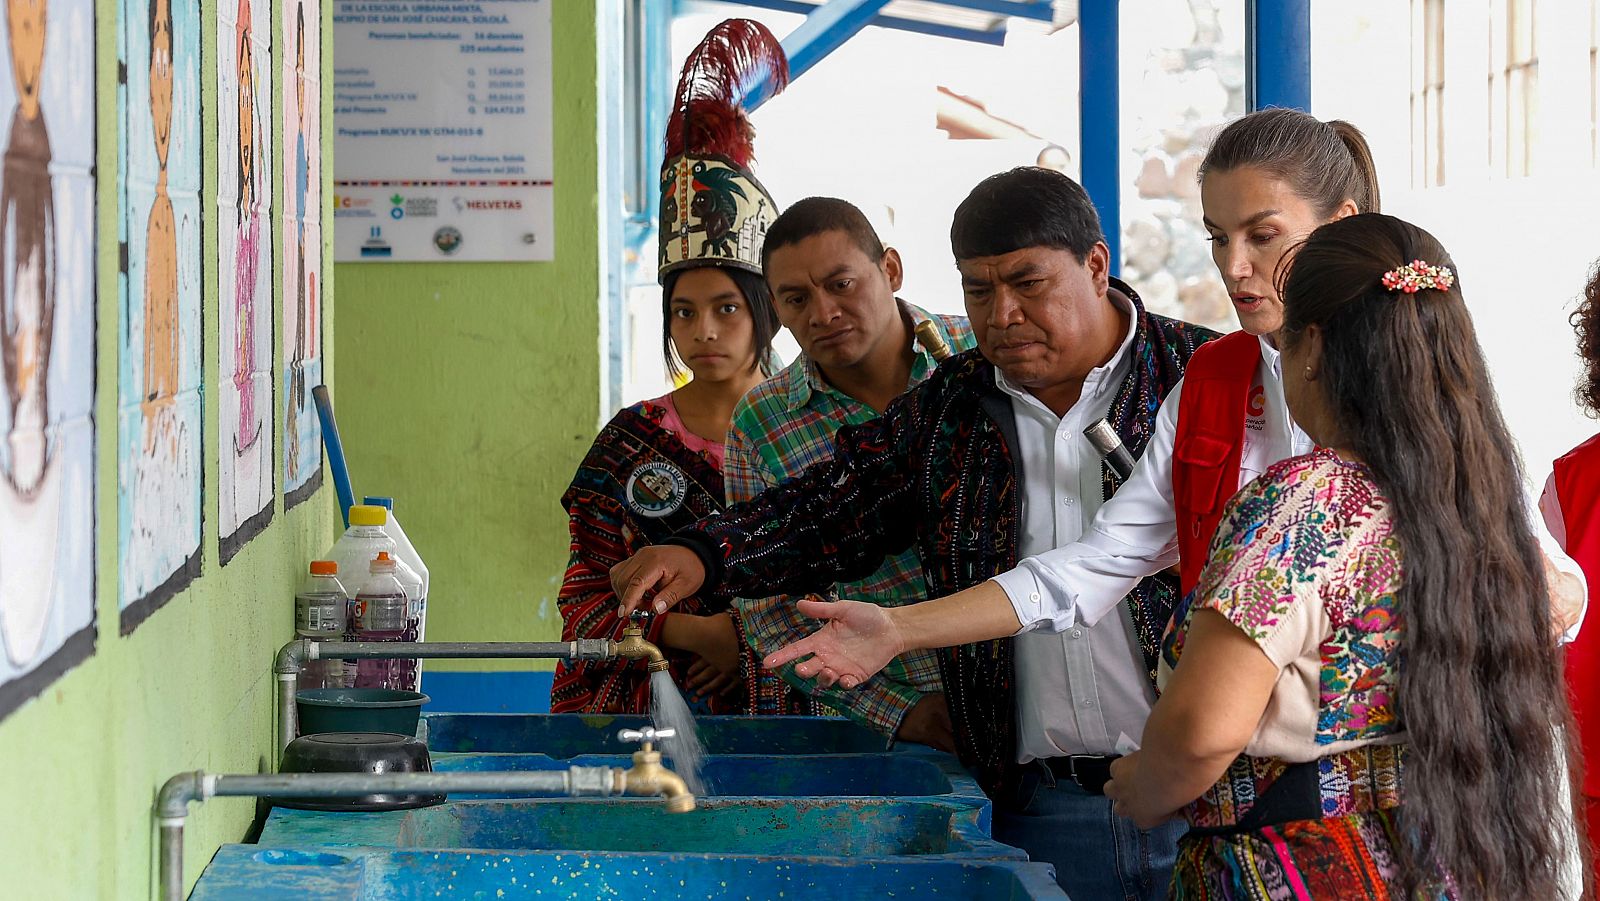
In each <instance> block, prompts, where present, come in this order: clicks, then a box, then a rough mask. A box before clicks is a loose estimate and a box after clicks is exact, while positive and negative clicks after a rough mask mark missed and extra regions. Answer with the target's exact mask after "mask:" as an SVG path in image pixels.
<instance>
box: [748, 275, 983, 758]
mask: <svg viewBox="0 0 1600 901" xmlns="http://www.w3.org/2000/svg"><path fill="white" fill-rule="evenodd" d="M900 307H901V311H902V312H903V313H904V314H905V316H906V317H908V318H909V319H910V321H911V323H912V325H915V324H916V323H918V322H921V321H922V320H924V319H932V320H934V321H935V322H937V323H938V324H939V330H940V332H942V333H943V335H944V339H945V342H946V343H947V344H949V345H950V350H951V352H952V353H960V352H962V351H964V350H967V349H969V348H971V347H972V346H973V336H972V327H971V326H970V325H969V324H968V323H967V320H966V318H965V317H962V316H942V315H941V316H930V315H929V314H927V313H925V312H923V311H922V310H920V309H918V308H916V307H914V306H912V305H911V304H908V303H906V302H905V301H900ZM913 346H914V347H915V348H916V354H917V355H916V359H915V360H913V361H912V364H911V386H913V387H914V386H916V385H918V384H920V383H921V382H922V380H923V379H925V378H927V377H928V375H930V374H931V373H932V372H933V370H934V368H935V363H934V361H933V358H932V357H931V356H929V355H928V353H927V351H924V350H923V349H922V347H921V346H920V345H915V344H913ZM876 418H878V414H877V412H875V411H874V410H873V409H872V408H871V407H869V406H867V405H866V404H864V403H862V402H860V401H858V400H856V399H855V398H853V397H850V396H848V395H846V394H844V393H842V392H840V391H838V390H837V389H835V388H834V387H832V386H831V385H829V384H828V383H827V382H826V381H824V380H823V378H822V374H821V373H820V372H819V371H818V370H817V367H816V364H815V363H812V362H811V359H810V358H809V357H806V356H804V355H801V357H800V358H799V359H797V360H795V361H794V362H793V363H791V364H789V366H788V367H787V368H785V369H784V370H783V371H782V372H780V373H778V374H777V375H775V376H773V377H772V378H770V379H768V380H766V381H765V382H762V383H761V384H760V385H758V386H756V388H755V389H754V390H752V391H751V392H750V393H749V394H746V395H745V396H744V399H743V400H741V401H740V402H739V405H738V406H737V407H735V408H734V411H733V427H732V428H731V429H730V430H729V432H728V444H727V456H726V460H725V462H724V464H723V474H722V475H723V484H724V487H725V490H726V492H727V496H728V504H729V505H730V506H731V505H733V504H736V503H739V502H741V501H747V500H750V499H751V498H754V497H755V496H756V495H758V494H760V493H761V492H762V491H764V490H766V489H767V488H770V487H772V486H774V485H777V484H778V483H779V482H782V481H785V480H787V479H791V478H794V477H795V476H798V475H800V474H801V473H802V472H804V471H805V470H806V469H807V468H809V467H811V466H813V465H815V464H818V463H825V462H827V461H828V460H831V459H833V436H834V433H835V432H837V431H838V430H839V428H840V427H841V426H846V425H859V424H860V423H863V422H870V421H872V420H874V419H876ZM834 594H835V595H836V596H837V597H841V598H847V599H849V600H854V601H870V602H872V603H874V604H880V605H882V606H885V607H899V606H901V605H903V604H912V603H916V602H917V601H921V600H924V599H926V597H927V586H926V584H925V583H924V582H923V579H922V566H921V565H920V564H919V563H918V562H917V554H916V550H915V549H914V548H910V549H907V550H906V551H905V552H904V553H902V554H899V555H898V556H895V557H890V558H888V559H885V560H884V561H883V565H882V566H880V567H878V570H877V572H874V573H873V574H872V575H871V576H869V577H867V578H866V579H863V580H861V581H859V582H851V583H848V584H843V583H841V584H839V585H836V586H834ZM796 600H797V598H795V597H792V596H789V595H776V596H774V597H767V598H755V599H746V598H740V599H738V600H737V601H735V604H736V605H737V606H738V609H739V614H740V616H741V618H742V619H743V621H744V635H745V640H746V641H747V642H748V643H749V644H750V647H751V648H752V649H753V650H754V651H755V652H756V654H757V655H760V656H766V655H767V654H770V653H772V652H773V651H776V650H777V649H778V648H780V647H783V646H784V645H786V644H788V643H790V642H792V641H796V640H798V639H800V638H803V637H805V636H806V635H809V634H811V632H813V631H814V630H815V629H816V628H817V623H816V621H815V620H811V619H807V618H806V617H804V616H802V615H800V613H799V612H797V611H796V610H795V601H796ZM783 677H784V678H785V679H787V680H788V681H789V682H790V684H793V685H795V686H797V687H799V688H801V689H802V690H804V691H806V692H808V693H810V694H811V695H812V696H813V697H816V698H818V699H820V700H822V701H824V702H826V703H827V704H828V705H829V706H831V707H834V708H835V709H837V710H838V711H839V712H841V713H843V714H845V715H846V716H849V717H850V718H851V719H853V720H855V721H857V722H859V723H862V724H864V725H866V726H868V727H870V728H872V729H875V730H877V731H878V732H881V733H883V734H884V735H888V736H893V735H894V734H895V733H896V732H897V731H898V730H899V728H900V721H901V719H902V718H904V717H905V715H906V712H907V711H909V710H910V709H911V708H912V707H913V706H914V705H915V704H916V703H917V701H919V700H921V698H922V696H923V695H924V694H926V693H930V692H939V691H943V690H944V689H943V685H942V683H941V682H940V679H939V662H938V658H937V656H936V655H935V654H934V653H933V652H931V651H913V652H911V653H909V654H905V655H902V656H900V657H897V658H895V660H893V661H892V662H890V664H889V665H888V666H887V667H885V668H884V670H883V672H881V673H879V674H878V675H876V676H873V677H872V678H871V679H870V680H868V681H867V683H866V684H865V685H862V686H859V687H857V688H853V689H848V690H846V689H838V688H833V689H822V688H818V687H817V686H816V684H815V683H814V682H812V681H811V680H810V679H804V678H801V677H799V676H797V675H795V673H794V667H793V666H786V667H784V668H783Z"/></svg>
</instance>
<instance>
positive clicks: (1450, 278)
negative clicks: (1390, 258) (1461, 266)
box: [1383, 260, 1456, 294]
mask: <svg viewBox="0 0 1600 901" xmlns="http://www.w3.org/2000/svg"><path fill="white" fill-rule="evenodd" d="M1455 283H1456V274H1455V273H1454V272H1451V271H1450V268H1449V267H1448V266H1429V265H1428V264H1427V263H1424V262H1423V261H1421V260H1412V261H1411V262H1409V263H1407V264H1406V265H1404V266H1401V267H1400V268H1399V269H1391V270H1389V271H1388V272H1385V273H1384V274H1383V286H1384V287H1385V288H1387V289H1389V290H1390V291H1400V292H1402V293H1404V294H1415V293H1417V292H1418V291H1421V290H1422V289H1424V288H1432V289H1435V290H1439V291H1448V290H1450V286H1451V285H1454V284H1455Z"/></svg>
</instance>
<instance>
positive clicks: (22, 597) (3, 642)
mask: <svg viewBox="0 0 1600 901" xmlns="http://www.w3.org/2000/svg"><path fill="white" fill-rule="evenodd" d="M0 28H3V29H4V41H5V44H4V46H5V50H6V55H7V59H6V65H4V66H3V67H0V147H4V148H5V149H4V151H3V155H4V165H3V168H0V360H3V372H4V381H5V396H4V398H3V399H0V432H3V434H4V441H0V716H3V715H5V714H6V713H9V712H10V711H11V710H12V709H13V708H15V707H16V706H17V705H18V704H20V703H21V702H23V701H25V700H27V699H28V698H30V697H33V696H34V695H36V694H38V693H39V692H40V691H41V690H42V689H43V688H44V687H45V686H46V685H48V684H49V683H50V682H51V681H53V680H54V679H55V678H56V677H57V676H59V675H60V674H61V673H62V672H65V671H66V670H67V668H69V667H71V666H72V665H73V664H75V663H78V662H79V661H81V660H83V659H84V658H85V657H87V656H89V654H91V653H92V652H93V650H94V634H95V633H94V595H95V590H94V570H95V546H94V540H95V539H94V528H95V484H94V473H95V466H94V447H95V423H94V376H95V295H94V291H95V283H94V259H95V246H94V232H95V209H94V203H95V194H94V152H95V151H94V142H95V124H94V111H95V84H94V4H93V2H92V0H5V17H4V22H3V23H0Z"/></svg>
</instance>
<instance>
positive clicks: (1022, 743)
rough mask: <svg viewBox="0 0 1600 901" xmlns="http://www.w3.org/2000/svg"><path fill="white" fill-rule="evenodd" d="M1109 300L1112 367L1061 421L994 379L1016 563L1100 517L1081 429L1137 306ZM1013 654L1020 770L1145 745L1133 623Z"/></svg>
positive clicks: (1094, 464)
mask: <svg viewBox="0 0 1600 901" xmlns="http://www.w3.org/2000/svg"><path fill="white" fill-rule="evenodd" d="M1108 297H1109V298H1110V300H1111V302H1112V303H1115V304H1117V305H1118V306H1119V307H1120V308H1122V309H1123V310H1124V311H1125V312H1127V313H1128V314H1129V322H1128V331H1127V333H1126V334H1125V335H1124V336H1123V340H1122V343H1121V345H1120V346H1118V348H1117V351H1116V353H1115V354H1114V355H1113V356H1112V357H1111V359H1110V361H1108V362H1107V363H1105V364H1104V365H1103V366H1100V367H1099V368H1097V369H1095V370H1094V371H1093V372H1091V373H1089V375H1088V377H1087V378H1085V379H1084V383H1083V391H1082V393H1081V394H1080V395H1079V397H1078V401H1077V403H1075V404H1073V405H1072V408H1071V409H1069V410H1068V411H1067V413H1066V415H1065V416H1056V415H1055V414H1054V413H1052V412H1051V411H1050V409H1049V408H1048V407H1046V406H1045V405H1044V404H1043V403H1040V401H1039V400H1038V398H1036V397H1034V396H1033V395H1032V394H1030V393H1028V392H1027V391H1026V390H1025V389H1022V388H1019V387H1017V386H1015V385H1013V384H1012V383H1011V382H1009V381H1008V380H1007V379H1006V378H1005V376H1004V375H1003V374H1001V373H1000V372H999V370H996V371H995V384H996V385H997V386H998V387H999V388H1000V390H1001V391H1004V392H1005V393H1006V394H1007V395H1008V396H1009V397H1010V398H1011V409H1012V411H1013V412H1014V413H1015V414H1016V422H1017V455H1018V458H1019V460H1020V463H1021V468H1022V484H1021V486H1020V489H1021V496H1022V522H1021V523H1020V530H1019V533H1018V544H1017V550H1018V554H1019V555H1022V556H1028V555H1034V554H1041V553H1044V552H1045V551H1048V550H1050V549H1052V548H1055V547H1059V546H1061V545H1063V544H1067V543H1069V542H1072V541H1074V540H1076V539H1077V538H1078V537H1079V536H1080V535H1082V534H1083V531H1084V529H1086V528H1088V527H1089V525H1090V523H1092V522H1093V521H1094V515H1095V512H1096V511H1097V510H1099V509H1100V505H1101V494H1102V492H1103V487H1102V482H1101V466H1100V455H1099V453H1097V452H1096V451H1095V449H1094V446H1093V445H1092V444H1090V443H1089V439H1087V438H1085V437H1084V435H1083V430H1084V429H1085V428H1087V427H1089V426H1090V425H1092V424H1093V423H1095V422H1096V421H1098V420H1099V419H1101V418H1103V417H1104V416H1105V415H1106V413H1107V411H1108V410H1109V409H1110V407H1111V402H1112V400H1113V399H1114V398H1115V397H1116V394H1117V391H1118V389H1119V388H1120V387H1121V386H1122V382H1123V380H1124V379H1125V378H1126V377H1127V373H1128V369H1129V367H1130V366H1131V365H1132V361H1131V360H1130V359H1129V348H1130V347H1131V346H1132V343H1133V335H1134V331H1135V329H1136V328H1137V322H1135V321H1134V319H1133V316H1134V310H1133V305H1132V304H1131V303H1130V302H1129V301H1128V300H1127V299H1126V298H1124V297H1122V296H1121V295H1120V294H1118V293H1117V292H1115V291H1112V292H1110V293H1109V294H1108ZM1015 651H1016V672H1017V725H1018V731H1017V755H1018V759H1019V761H1021V762H1024V763H1025V762H1027V761H1029V760H1033V759H1035V758H1040V757H1060V756H1063V755H1066V754H1111V753H1116V751H1117V748H1118V742H1119V737H1120V736H1122V735H1127V736H1128V737H1129V738H1130V739H1131V740H1133V741H1137V740H1138V739H1139V736H1140V733H1142V732H1143V729H1144V721H1145V720H1146V719H1147V718H1148V717H1149V716H1150V706H1151V704H1152V703H1154V700H1155V698H1154V693H1153V691H1152V690H1151V687H1150V678H1149V676H1148V675H1147V671H1146V667H1145V663H1144V658H1143V656H1142V655H1141V653H1140V651H1139V643H1138V639H1137V637H1136V635H1135V633H1134V631H1133V623H1132V621H1131V620H1130V619H1129V618H1128V617H1126V616H1122V617H1108V618H1107V619H1105V620H1104V621H1103V622H1100V623H1097V624H1095V625H1093V626H1076V627H1073V628H1070V629H1067V630H1065V631H1063V632H1060V633H1051V632H1031V633H1026V634H1023V635H1019V636H1017V639H1016V643H1015ZM1123 744H1124V745H1125V744H1126V742H1123ZM1124 749H1125V748H1124Z"/></svg>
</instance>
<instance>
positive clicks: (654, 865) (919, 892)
mask: <svg viewBox="0 0 1600 901" xmlns="http://www.w3.org/2000/svg"><path fill="white" fill-rule="evenodd" d="M437 897H444V898H492V899H500V898H510V899H522V898H528V899H532V898H537V899H540V901H553V899H570V901H593V899H595V898H646V899H648V898H705V899H718V901H722V899H728V901H746V899H755V901H760V899H771V898H786V899H809V898H827V899H829V901H879V899H883V898H888V897H894V898H896V899H904V898H922V899H939V898H945V899H956V898H981V899H984V901H1023V899H1050V901H1067V896H1066V895H1065V894H1064V893H1063V892H1062V891H1061V889H1060V888H1058V887H1057V886H1056V884H1055V880H1054V879H1053V878H1052V872H1051V869H1050V867H1049V866H1048V865H1046V864H1035V863H1022V862H1017V861H954V860H921V861H915V862H913V861H910V860H883V859H876V860H874V859H863V860H858V861H839V860H832V861H829V860H817V859H806V858H771V857H749V856H745V857H737V856H726V855H709V854H651V853H608V854H606V855H604V856H591V855H586V854H574V853H570V852H550V851H506V852H496V853H489V854H485V853H483V852H480V851H394V850H384V849H376V848H339V849H336V850H326V849H320V850H310V851H306V850H285V849H276V848H261V847H259V846H257V845H224V846H222V848H221V850H219V851H218V852H217V855H216V857H214V858H212V861H211V865H210V866H209V867H207V868H206V872H205V873H204V875H202V876H201V877H200V881H199V882H198V883H197V884H196V885H195V888H194V894H193V895H191V896H190V899H191V901H222V899H235V898H250V899H253V901H291V899H292V901H302V899H325V901H380V899H399V898H406V899H410V898H437Z"/></svg>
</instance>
